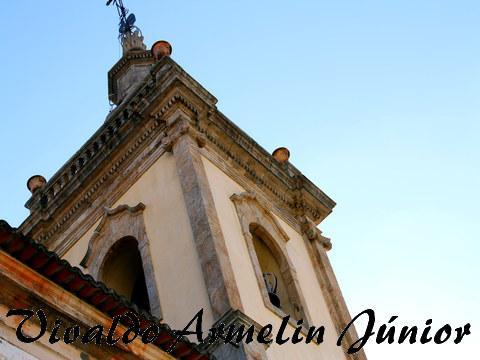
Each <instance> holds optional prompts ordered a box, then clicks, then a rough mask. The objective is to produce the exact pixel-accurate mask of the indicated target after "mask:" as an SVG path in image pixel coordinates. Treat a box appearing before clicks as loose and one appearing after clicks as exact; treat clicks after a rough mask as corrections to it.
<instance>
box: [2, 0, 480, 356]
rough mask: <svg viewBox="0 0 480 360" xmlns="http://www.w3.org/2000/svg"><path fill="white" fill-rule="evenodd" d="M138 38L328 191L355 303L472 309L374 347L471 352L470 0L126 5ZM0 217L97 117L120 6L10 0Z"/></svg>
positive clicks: (475, 17) (478, 158)
mask: <svg viewBox="0 0 480 360" xmlns="http://www.w3.org/2000/svg"><path fill="white" fill-rule="evenodd" d="M125 2H126V4H127V5H128V7H129V8H130V9H131V10H132V11H134V12H135V13H136V15H137V19H138V25H139V26H140V27H141V28H142V30H143V32H144V35H145V38H146V42H147V43H148V44H149V45H151V44H152V42H153V41H154V40H158V39H167V40H169V41H170V42H171V43H172V44H173V48H174V54H173V58H174V59H175V60H176V61H177V62H178V63H179V64H180V65H182V66H183V67H184V68H185V69H186V70H187V71H188V72H189V73H190V74H191V75H192V76H194V77H195V78H196V79H197V80H198V81H200V82H201V83H202V84H203V85H204V86H205V87H206V88H207V89H209V90H210V91H211V92H212V93H213V94H214V95H215V96H216V97H217V98H218V99H219V108H220V110H222V111H223V112H224V113H225V114H226V115H227V116H228V117H229V118H230V119H232V120H233V121H235V122H236V123H237V124H238V125H239V126H240V127H242V128H243V129H244V130H245V131H247V132H248V133H249V134H250V135H251V136H252V137H254V138H255V139H256V140H257V141H258V142H259V143H260V144H262V145H263V146H264V147H265V148H266V149H268V150H273V149H274V148H275V147H277V146H281V145H282V146H287V147H289V148H290V149H291V152H292V162H293V163H294V164H295V165H296V166H297V167H298V168H300V169H301V170H302V171H303V172H304V173H305V174H306V175H307V176H308V177H309V178H310V179H311V180H313V181H314V182H315V183H316V184H318V185H319V186H320V187H321V188H322V189H323V190H324V191H325V192H326V193H327V194H329V195H330V196H331V197H332V198H333V199H335V200H336V201H337V203H338V206H337V208H336V209H335V211H334V212H333V214H332V215H331V216H330V218H329V219H327V220H326V221H325V223H324V224H323V226H322V229H323V231H324V233H325V235H327V236H330V237H331V238H332V241H333V244H334V248H333V251H332V252H331V253H330V256H331V259H332V262H333V265H334V268H335V270H336V273H337V276H338V279H339V281H340V284H341V286H342V288H343V291H344V295H345V297H346V298H347V302H348V304H349V306H350V309H351V312H352V313H358V312H360V311H362V310H363V309H365V308H367V307H372V308H374V309H375V310H376V311H377V315H378V318H379V320H381V321H387V320H388V319H389V317H390V315H399V316H400V317H399V320H397V323H398V325H403V324H418V325H422V324H423V323H424V321H425V320H427V319H428V318H433V320H434V326H436V327H440V326H442V325H443V324H444V323H445V322H450V323H452V325H458V326H460V325H463V324H464V323H466V322H471V323H472V325H473V336H471V337H470V338H469V339H468V338H467V340H466V342H465V344H464V345H459V346H454V345H452V346H450V345H445V346H409V345H403V346H391V345H381V346H377V345H370V346H368V348H367V355H369V358H370V360H384V359H433V358H435V359H467V358H472V357H476V356H477V354H474V352H473V345H474V343H477V344H479V343H480V337H479V336H478V333H477V332H476V329H477V326H480V310H479V308H478V305H479V304H480V286H479V278H480V266H479V260H480V259H479V255H480V245H479V243H480V242H479V240H480V236H479V225H480V222H479V219H480V211H479V204H480V167H479V164H480V145H479V142H480V141H479V140H480V101H479V99H480V97H479V95H480V61H479V59H480V47H479V36H480V2H479V1H478V0H472V1H467V0H456V1H453V0H451V1H442V0H422V1H418V0H402V1H379V0H378V1H372V0H364V1H358V0H357V1H353V0H352V1H323V0H322V1H320V0H316V1H313V0H312V1H307V0H298V1H279V0H277V1H273V0H263V1H253V0H246V1H241V2H234V1H225V0H222V1H220V0H206V1H198V0H196V1H194V0H185V1H177V2H171V1H170V2H167V1H140V0H125ZM0 20H1V21H0V23H1V24H2V26H3V28H4V30H3V31H2V35H1V37H2V40H1V41H0V51H1V54H2V57H1V58H2V60H1V66H0V75H1V79H2V81H1V87H0V102H1V109H2V115H1V125H2V137H1V142H0V151H1V157H0V168H1V169H2V172H3V173H2V176H1V178H0V199H1V202H0V217H1V218H5V219H7V220H8V221H9V222H10V223H11V224H12V225H19V224H20V223H21V221H22V220H23V219H24V218H25V217H26V215H27V211H26V210H25V209H24V207H23V204H24V203H25V201H26V200H27V199H28V197H29V194H28V191H27V189H26V186H25V182H26V180H27V178H28V177H29V176H30V175H33V174H36V173H40V174H43V175H45V176H46V177H47V178H48V177H50V176H51V175H52V174H53V173H54V172H55V171H56V170H57V169H58V168H59V167H60V166H61V165H62V164H63V163H64V162H65V161H66V160H67V159H68V158H69V157H70V156H71V155H72V154H73V153H74V152H75V151H76V150H77V149H78V148H79V147H80V146H81V145H82V144H83V143H84V142H85V141H86V140H87V139H88V138H89V136H90V135H92V134H93V132H94V131H95V130H96V129H97V128H98V127H99V126H100V125H101V124H102V122H103V121H104V118H105V116H106V114H107V112H108V109H109V106H108V101H107V82H106V80H107V71H108V69H109V68H110V67H111V66H112V65H113V64H114V63H115V62H116V61H117V60H118V58H119V56H120V48H119V45H118V42H117V40H116V35H117V34H116V29H117V18H116V13H115V11H114V9H112V8H106V7H105V1H102V0H97V1H76V2H74V1H58V0H56V1H53V0H44V1H33V0H30V1H26V0H23V1H21V0H18V1H8V2H7V1H6V2H4V4H2V12H1V14H0Z"/></svg>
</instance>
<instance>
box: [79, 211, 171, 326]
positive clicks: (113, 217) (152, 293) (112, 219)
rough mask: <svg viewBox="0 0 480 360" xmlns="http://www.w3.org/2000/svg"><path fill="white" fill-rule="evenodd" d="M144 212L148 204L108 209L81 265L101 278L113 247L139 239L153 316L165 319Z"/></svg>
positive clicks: (96, 277) (139, 248) (97, 277)
mask: <svg viewBox="0 0 480 360" xmlns="http://www.w3.org/2000/svg"><path fill="white" fill-rule="evenodd" d="M144 210H145V205H144V204H143V203H139V204H138V205H136V206H134V207H130V206H128V205H120V206H118V207H116V208H114V209H109V208H105V209H104V216H103V218H102V220H101V222H100V224H99V225H98V226H97V228H96V229H95V231H94V233H93V235H92V237H91V239H90V241H89V243H88V250H87V253H86V254H85V256H84V258H83V259H82V261H81V262H80V265H81V266H82V267H84V268H86V269H88V271H89V273H90V275H92V276H93V277H94V278H95V279H99V276H100V274H101V269H102V266H103V264H104V261H105V259H106V258H107V255H108V254H109V252H110V250H111V249H112V247H113V246H114V245H115V244H116V243H117V242H118V241H120V240H122V239H124V238H126V237H132V238H135V239H136V240H137V242H138V250H139V252H140V255H141V257H142V265H143V271H144V273H145V281H146V283H147V290H148V299H149V302H150V307H151V313H152V315H154V316H156V317H158V318H159V319H161V318H162V314H161V308H160V299H159V296H158V289H157V282H156V281H155V273H154V267H153V262H152V256H151V253H150V243H149V240H148V237H147V233H146V230H145V223H144V220H143V211H144ZM99 280H101V279H99Z"/></svg>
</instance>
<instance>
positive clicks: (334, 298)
mask: <svg viewBox="0 0 480 360" xmlns="http://www.w3.org/2000/svg"><path fill="white" fill-rule="evenodd" d="M300 221H301V222H302V228H303V234H304V239H305V245H306V247H307V250H308V253H309V255H310V258H311V260H312V263H313V267H314V269H315V274H316V276H317V279H318V282H319V284H320V287H321V289H322V293H323V296H324V298H325V301H326V303H327V306H328V310H329V313H330V315H331V316H332V320H333V323H334V325H335V328H336V331H337V335H340V333H341V332H342V331H343V330H344V329H345V327H346V326H347V324H348V323H350V321H351V320H352V317H351V316H350V313H349V311H348V308H347V304H346V303H345V299H344V298H343V295H342V291H341V290H340V286H339V285H338V282H337V278H336V276H335V273H334V272H333V268H332V265H331V263H330V260H329V259H328V256H327V251H329V250H330V249H331V248H332V244H331V241H330V239H328V238H326V237H324V236H323V235H322V232H321V231H320V229H318V228H317V227H316V226H315V224H314V223H313V221H311V220H310V219H308V218H307V217H303V218H301V219H300ZM356 339H358V335H357V332H356V330H355V327H354V326H352V327H350V331H349V332H348V333H347V334H346V341H343V342H342V348H343V349H344V352H345V356H347V358H348V359H351V360H367V357H366V355H365V352H364V350H363V349H362V350H360V351H359V352H357V353H355V354H348V352H347V350H348V346H349V344H352V343H354V342H355V341H356Z"/></svg>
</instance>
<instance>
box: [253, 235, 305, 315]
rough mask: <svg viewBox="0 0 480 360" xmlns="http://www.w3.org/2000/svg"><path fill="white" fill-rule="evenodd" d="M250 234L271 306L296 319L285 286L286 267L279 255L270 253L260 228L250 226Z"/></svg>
mask: <svg viewBox="0 0 480 360" xmlns="http://www.w3.org/2000/svg"><path fill="white" fill-rule="evenodd" d="M250 232H251V234H252V238H253V246H254V248H255V253H256V255H257V259H258V263H259V265H260V269H261V271H262V274H263V279H264V282H265V286H266V289H267V292H268V296H269V300H270V302H271V304H272V305H273V306H275V307H277V308H279V309H281V310H282V311H283V312H284V313H286V314H287V315H291V316H292V317H294V318H297V316H298V309H297V308H296V307H295V306H294V303H293V301H292V296H291V295H290V294H289V287H288V285H287V284H288V283H287V279H288V274H287V273H286V272H288V265H286V264H285V263H284V261H283V258H282V256H281V255H280V254H278V253H276V252H274V250H273V251H272V248H271V247H270V246H269V239H268V235H267V234H266V233H265V232H264V231H262V229H261V228H260V227H258V226H251V227H250ZM275 253H276V254H275Z"/></svg>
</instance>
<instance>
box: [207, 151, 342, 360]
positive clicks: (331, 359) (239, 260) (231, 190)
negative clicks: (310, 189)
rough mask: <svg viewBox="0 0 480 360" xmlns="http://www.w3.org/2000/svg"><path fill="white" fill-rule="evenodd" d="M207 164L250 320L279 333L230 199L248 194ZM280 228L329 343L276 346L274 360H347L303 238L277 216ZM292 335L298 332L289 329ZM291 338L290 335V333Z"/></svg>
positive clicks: (315, 322)
mask: <svg viewBox="0 0 480 360" xmlns="http://www.w3.org/2000/svg"><path fill="white" fill-rule="evenodd" d="M203 163H204V166H205V169H206V172H207V177H208V181H209V183H210V185H211V190H212V194H213V198H214V201H215V206H216V207H217V213H218V216H219V220H220V225H221V228H222V231H223V234H224V237H225V240H226V243H227V250H228V254H229V256H230V259H231V262H232V266H233V270H234V274H235V279H236V281H237V285H238V287H239V291H240V296H241V300H242V304H243V306H244V309H245V312H246V314H247V315H248V316H250V317H251V318H253V319H254V320H256V321H257V322H258V323H260V324H261V325H265V324H272V325H273V326H274V329H278V328H279V326H280V324H281V318H280V317H279V316H278V315H277V314H275V313H273V312H272V311H270V310H269V309H268V308H267V307H265V306H264V302H263V298H262V295H261V293H260V289H259V286H258V282H257V278H256V275H255V272H254V268H253V265H252V263H251V260H250V255H249V252H248V249H247V245H246V242H245V239H244V236H243V234H242V229H241V225H240V222H239V219H238V216H237V211H236V209H235V206H234V204H233V202H232V201H231V200H230V196H231V195H233V194H240V193H242V192H244V191H245V189H244V188H242V187H241V186H240V185H239V184H238V183H237V182H235V181H234V180H233V179H231V178H230V177H229V176H227V175H226V174H225V173H223V172H222V171H221V170H220V169H219V168H218V167H216V166H215V165H214V164H212V163H211V162H210V161H209V160H207V159H206V158H203ZM275 217H276V219H277V220H278V222H279V224H280V226H281V227H282V228H283V230H285V232H286V233H287V234H288V236H289V237H290V240H289V241H288V243H287V244H286V247H287V251H288V256H289V257H290V259H291V260H292V263H293V264H294V266H295V269H296V272H297V276H298V281H299V285H300V288H301V291H302V292H303V295H304V298H305V301H306V304H305V305H306V307H307V308H308V310H309V312H310V314H311V317H312V321H313V324H311V325H314V326H322V325H323V326H325V328H326V331H325V340H324V343H323V344H321V345H315V344H309V345H307V344H303V343H302V344H296V345H293V344H291V343H290V342H289V343H286V344H284V345H282V346H278V345H276V344H272V345H271V347H270V348H269V350H268V351H267V354H268V357H269V358H271V359H276V360H278V359H289V360H290V359H312V360H323V359H325V360H339V359H341V360H343V359H346V357H345V355H344V353H343V350H342V349H341V348H340V347H338V346H337V345H336V341H337V335H336V331H335V328H334V325H333V321H332V317H331V316H330V313H329V311H328V308H327V305H326V302H325V299H324V297H323V294H322V291H321V288H320V284H319V283H318V280H317V277H316V275H315V270H314V268H313V264H312V262H311V260H310V257H309V254H308V253H307V248H306V246H305V243H304V240H303V238H302V235H301V234H299V233H298V232H297V231H296V230H295V229H293V228H292V227H291V226H289V225H288V224H287V223H286V222H285V221H283V220H282V219H280V218H279V217H278V216H275ZM289 330H290V334H293V331H294V330H295V329H294V328H293V327H291V326H289ZM287 335H288V332H287Z"/></svg>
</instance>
